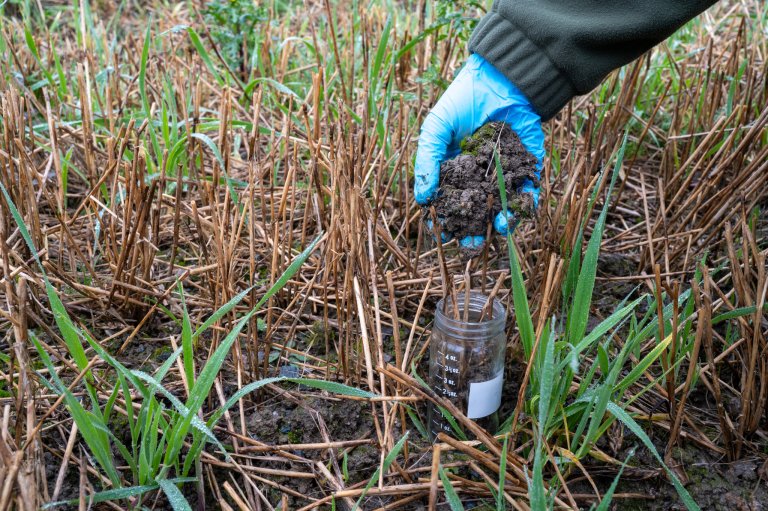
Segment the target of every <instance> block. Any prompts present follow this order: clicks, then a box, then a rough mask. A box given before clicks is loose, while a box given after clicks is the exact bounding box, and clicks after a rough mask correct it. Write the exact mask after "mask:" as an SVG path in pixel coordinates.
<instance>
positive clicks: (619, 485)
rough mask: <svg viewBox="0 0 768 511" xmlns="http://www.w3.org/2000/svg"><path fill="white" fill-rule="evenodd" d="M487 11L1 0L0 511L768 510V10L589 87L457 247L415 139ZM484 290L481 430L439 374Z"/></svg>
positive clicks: (740, 9) (730, 19)
mask: <svg viewBox="0 0 768 511" xmlns="http://www.w3.org/2000/svg"><path fill="white" fill-rule="evenodd" d="M487 4H488V2H486V1H480V2H474V1H464V0H461V1H455V2H454V1H446V0H400V1H395V0H372V1H361V0H360V1H358V0H324V1H323V0H305V1H303V2H298V1H288V0H273V1H267V2H251V1H250V0H211V1H207V2H204V1H198V0H188V1H181V2H175V1H171V0H152V1H150V0H122V1H117V2H109V1H101V0H91V1H88V0H73V1H66V0H50V1H45V0H34V1H32V0H28V1H25V0H6V1H4V2H0V185H2V186H1V187H0V192H2V197H0V277H1V279H2V284H1V285H0V304H1V305H0V334H1V335H0V348H1V349H0V510H5V509H16V510H36V509H40V508H41V507H43V506H47V507H46V509H158V510H159V509H174V510H185V509H199V510H202V509H223V510H249V509H253V510H278V509H280V510H283V511H285V510H287V509H292V510H297V509H302V510H309V509H344V510H352V509H366V510H367V509H378V510H388V509H451V510H458V509H495V510H500V509H515V510H529V509H533V510H535V511H538V510H543V509H598V510H606V509H621V510H633V509H638V510H640V509H643V510H673V509H674V510H676V509H689V510H695V509H705V510H721V509H722V510H729V511H734V510H752V511H757V510H764V509H768V483H767V482H766V481H768V406H767V403H766V402H767V401H768V346H767V345H766V342H767V341H768V315H767V314H768V307H766V291H767V290H768V276H767V273H766V270H767V268H766V257H767V256H768V71H767V70H768V64H767V62H766V59H768V6H766V4H765V2H760V1H755V0H741V1H724V2H720V3H719V4H717V5H715V6H714V7H712V8H711V9H709V10H708V11H706V12H705V13H704V14H702V15H701V16H700V17H698V18H697V19H695V20H693V21H691V22H689V23H688V24H687V25H685V26H684V27H683V28H681V29H680V30H679V31H678V32H677V33H675V34H674V35H673V36H672V37H671V38H670V39H669V40H668V41H667V42H665V43H664V44H662V45H660V46H659V47H657V48H655V49H654V50H653V51H651V52H650V53H649V54H647V55H644V56H643V57H641V58H640V59H639V60H637V61H636V62H634V63H632V64H630V65H628V66H626V67H624V68H622V69H620V70H617V71H615V72H614V73H612V74H611V75H610V76H608V77H607V78H606V80H605V81H604V82H603V84H601V85H600V86H599V87H598V88H597V89H596V90H595V91H593V92H592V93H591V94H589V95H588V96H583V97H579V98H576V99H574V100H573V101H572V102H571V103H570V104H569V105H568V106H567V107H566V108H565V109H564V110H563V111H562V112H561V113H560V114H559V115H558V116H557V117H556V118H555V119H554V120H552V121H550V122H548V123H547V124H546V125H545V131H546V134H547V158H546V161H545V165H544V169H543V172H542V180H541V184H542V193H541V200H540V204H539V208H538V210H537V212H536V214H535V218H533V219H530V220H526V221H524V222H522V223H521V224H520V226H519V227H518V228H517V230H516V231H515V233H514V235H513V236H511V237H508V238H507V239H504V238H501V237H496V238H495V239H493V240H492V242H490V243H488V244H487V245H486V247H485V249H484V250H482V251H481V253H480V255H479V256H478V257H476V258H474V259H472V260H470V261H467V260H465V259H464V258H463V257H462V254H461V253H459V250H458V248H457V245H456V242H455V241H453V242H450V243H445V244H442V243H441V244H436V243H434V242H433V241H432V240H433V238H432V236H431V233H429V232H427V230H426V228H425V226H424V225H425V224H424V222H423V218H424V213H423V212H422V211H421V208H420V207H418V206H417V205H416V204H415V203H414V201H413V198H412V186H413V182H412V180H413V178H412V174H413V159H414V156H415V150H416V145H417V141H418V132H419V126H420V124H421V121H422V120H423V119H424V117H425V116H426V114H427V113H428V111H429V109H430V107H431V106H432V105H433V104H434V103H435V101H436V99H437V98H438V97H439V96H440V94H441V92H442V91H443V90H444V89H445V87H446V86H447V85H448V83H450V80H451V79H452V77H453V76H454V75H455V73H456V72H457V71H458V69H459V68H460V66H461V64H462V63H463V62H464V60H465V59H466V57H467V50H466V47H467V41H468V38H469V35H470V34H471V31H472V29H473V27H474V25H475V23H476V21H477V19H478V17H480V16H481V15H482V14H483V12H484V11H485V10H486V9H487V8H488V7H489V5H487ZM660 15H661V13H660ZM470 288H471V289H472V290H475V291H482V292H485V293H490V292H491V290H493V289H494V288H495V291H496V292H497V295H496V296H497V298H498V299H499V300H501V302H502V303H503V304H504V305H505V307H507V310H508V311H509V312H510V314H509V315H508V321H507V325H506V333H507V349H506V366H505V367H506V369H505V376H506V379H505V384H504V390H503V396H502V406H501V410H500V414H499V418H500V422H499V427H498V429H497V430H492V431H486V430H484V429H482V428H479V427H478V426H476V425H475V424H474V423H473V422H472V421H470V420H469V419H467V418H466V416H465V415H464V413H463V410H460V409H458V408H456V407H453V406H452V405H451V404H450V403H449V402H447V401H445V400H444V399H443V398H441V397H440V396H438V395H437V394H436V393H435V392H434V391H433V390H432V389H431V388H430V387H429V386H428V385H427V384H426V383H425V381H424V379H425V378H426V377H427V359H428V356H429V340H430V332H431V329H432V321H433V317H434V311H435V304H436V302H437V301H438V300H439V299H440V298H441V297H443V296H446V295H447V296H454V297H456V296H458V297H459V298H460V297H461V296H463V293H464V292H465V291H467V290H469V289H470ZM433 404H434V405H435V406H439V407H442V408H443V410H444V413H445V415H446V417H448V419H449V420H450V421H451V422H452V424H453V426H452V433H451V434H441V435H440V437H439V438H438V440H437V442H435V443H432V442H430V441H429V439H428V438H427V436H426V429H425V424H426V423H427V419H426V410H427V407H428V406H431V405H433Z"/></svg>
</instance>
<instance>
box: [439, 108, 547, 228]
mask: <svg viewBox="0 0 768 511" xmlns="http://www.w3.org/2000/svg"><path fill="white" fill-rule="evenodd" d="M494 152H498V154H499V161H500V163H501V168H502V170H503V175H504V184H505V186H506V191H507V201H508V204H507V207H508V208H509V209H510V210H511V211H513V212H514V213H515V215H516V216H517V218H518V219H524V218H531V217H532V216H533V213H534V204H533V197H532V196H531V194H529V193H520V192H519V191H518V190H519V188H520V187H521V186H522V185H523V182H524V181H525V180H526V179H530V180H531V181H533V183H534V184H535V185H537V186H538V184H539V183H538V178H537V177H536V174H535V172H536V161H537V160H536V157H535V156H534V155H532V154H531V153H529V152H528V150H527V149H526V148H525V146H523V144H522V142H520V137H518V136H517V133H515V132H514V131H513V130H512V128H510V127H509V125H508V124H507V123H504V122H489V123H487V124H485V125H483V126H482V127H480V128H479V129H478V130H477V131H475V133H473V134H472V135H470V136H468V137H467V138H465V139H464V140H463V141H462V142H461V154H459V155H458V156H456V157H455V158H453V159H450V160H446V161H444V162H443V163H442V164H441V165H440V182H439V187H438V191H437V195H436V198H435V200H433V201H432V202H431V203H430V204H428V205H427V206H426V207H425V208H424V212H425V214H426V215H427V216H428V215H429V213H428V211H429V208H430V207H431V206H434V207H435V210H436V213H437V217H438V218H441V219H442V221H441V227H440V228H441V231H442V232H443V233H445V234H448V235H452V236H453V237H455V238H458V239H461V238H463V237H465V236H473V235H478V234H485V233H486V231H487V229H488V223H489V222H493V219H494V218H495V217H496V215H497V214H498V213H499V212H500V211H501V196H500V194H499V185H498V181H497V176H496V163H495V159H494Z"/></svg>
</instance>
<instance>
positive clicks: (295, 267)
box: [254, 234, 323, 310]
mask: <svg viewBox="0 0 768 511" xmlns="http://www.w3.org/2000/svg"><path fill="white" fill-rule="evenodd" d="M322 237H323V235H322V234H320V235H318V236H317V238H315V239H314V240H313V241H312V243H310V244H309V246H308V247H307V248H305V249H304V251H302V252H301V254H299V255H298V256H296V258H295V259H294V260H293V262H291V264H290V265H289V266H288V268H287V269H286V270H285V272H283V274H282V275H281V276H280V278H279V279H277V282H275V283H274V285H273V286H272V287H271V288H269V290H268V291H267V292H266V293H264V296H262V297H261V299H259V301H258V302H257V303H256V306H255V307H254V310H258V309H260V308H261V306H262V305H264V304H265V303H267V300H269V299H270V298H272V296H274V295H275V294H276V293H277V292H278V291H280V290H281V289H282V288H283V286H285V284H286V283H287V282H288V281H289V280H290V279H291V277H293V276H294V275H295V274H296V272H297V271H299V268H301V265H303V264H304V262H305V261H306V260H307V258H309V256H310V254H311V253H312V252H314V250H315V247H316V246H317V244H318V243H320V240H321V239H322Z"/></svg>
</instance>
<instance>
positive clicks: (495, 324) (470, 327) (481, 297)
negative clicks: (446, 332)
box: [435, 291, 507, 332]
mask: <svg viewBox="0 0 768 511" xmlns="http://www.w3.org/2000/svg"><path fill="white" fill-rule="evenodd" d="M463 298H464V294H463V293H459V297H458V304H457V305H458V309H459V315H460V317H463V313H464V300H463ZM446 300H447V301H446ZM487 302H488V296H486V295H485V294H483V293H480V292H477V291H471V292H470V294H469V311H470V313H472V312H474V313H475V314H477V313H479V312H481V311H482V310H483V307H485V304H486V303H487ZM446 304H447V305H448V306H450V308H451V309H452V308H453V305H452V300H451V297H450V296H447V297H444V298H441V299H440V301H438V302H437V307H436V310H435V323H436V326H441V327H448V328H449V329H451V330H457V331H470V332H472V331H475V332H476V331H480V330H497V329H501V330H503V328H504V325H505V324H506V321H507V313H506V310H505V308H504V305H503V304H502V303H501V300H499V299H498V298H494V299H493V306H492V313H491V319H487V320H483V321H464V320H457V319H455V318H454V317H453V315H452V314H450V313H449V314H446V313H445V305H446Z"/></svg>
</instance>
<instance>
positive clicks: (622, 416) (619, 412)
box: [608, 403, 700, 511]
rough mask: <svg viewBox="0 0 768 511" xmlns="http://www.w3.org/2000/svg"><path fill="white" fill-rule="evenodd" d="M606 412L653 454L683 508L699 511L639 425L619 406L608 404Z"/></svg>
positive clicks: (689, 510)
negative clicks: (670, 482) (678, 496)
mask: <svg viewBox="0 0 768 511" xmlns="http://www.w3.org/2000/svg"><path fill="white" fill-rule="evenodd" d="M608 411H609V412H610V413H611V414H612V415H613V416H614V417H616V418H617V419H618V420H620V421H621V422H622V423H623V424H624V425H625V426H627V428H629V430H630V431H632V433H634V434H635V435H636V436H637V437H638V438H639V439H640V441H641V442H643V445H645V447H646V448H647V449H648V450H649V451H651V454H653V457H654V458H656V461H658V462H659V464H661V466H662V467H663V468H664V470H665V471H666V472H667V475H668V476H669V479H670V481H672V486H674V487H675V490H677V494H678V495H680V499H681V500H682V501H683V504H685V507H686V508H687V509H688V511H700V508H699V506H698V505H697V504H696V502H695V501H694V500H693V498H692V497H691V495H690V494H689V493H688V491H687V490H686V489H685V488H684V487H683V484H682V483H681V482H680V480H679V479H678V478H677V476H676V475H675V473H674V472H672V471H671V470H670V469H669V467H667V465H666V464H665V463H664V460H663V459H662V458H661V456H660V455H659V452H658V451H657V450H656V447H655V446H654V445H653V442H651V439H650V438H648V435H646V434H645V431H643V428H641V427H640V425H639V424H638V423H637V422H635V419H633V418H632V417H631V416H630V415H629V414H628V413H627V412H626V411H624V410H623V409H621V407H619V405H617V404H616V403H609V404H608Z"/></svg>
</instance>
